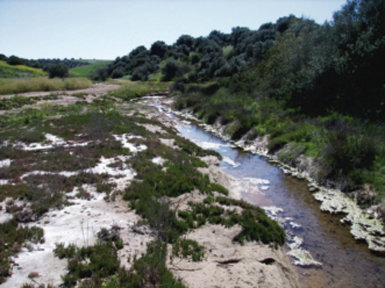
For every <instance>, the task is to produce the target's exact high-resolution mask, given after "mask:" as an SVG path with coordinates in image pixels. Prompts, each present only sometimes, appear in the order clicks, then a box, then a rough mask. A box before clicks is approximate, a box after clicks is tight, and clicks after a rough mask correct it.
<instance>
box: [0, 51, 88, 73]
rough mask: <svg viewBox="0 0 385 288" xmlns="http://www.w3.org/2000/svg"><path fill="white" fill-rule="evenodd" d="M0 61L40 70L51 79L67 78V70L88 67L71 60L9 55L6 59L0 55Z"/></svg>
mask: <svg viewBox="0 0 385 288" xmlns="http://www.w3.org/2000/svg"><path fill="white" fill-rule="evenodd" d="M0 61H5V62H7V64H9V65H25V66H28V67H32V68H40V69H43V70H44V71H47V72H48V73H49V76H50V77H51V78H53V77H61V78H63V77H67V76H68V73H69V69H71V68H75V67H79V66H84V65H88V64H89V63H88V62H87V61H84V60H76V59H74V58H71V59H67V58H64V59H58V58H55V59H44V58H42V59H36V60H34V59H25V58H21V57H17V56H15V55H11V56H9V57H7V56H6V55H4V54H0Z"/></svg>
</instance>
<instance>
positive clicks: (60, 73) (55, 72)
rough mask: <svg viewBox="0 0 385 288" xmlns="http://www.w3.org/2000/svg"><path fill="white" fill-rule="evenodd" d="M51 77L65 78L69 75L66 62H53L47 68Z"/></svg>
mask: <svg viewBox="0 0 385 288" xmlns="http://www.w3.org/2000/svg"><path fill="white" fill-rule="evenodd" d="M47 71H48V73H49V78H54V77H59V78H64V77H67V76H68V67H67V66H66V65H64V64H53V65H50V66H49V67H48V68H47Z"/></svg>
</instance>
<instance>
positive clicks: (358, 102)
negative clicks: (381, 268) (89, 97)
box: [99, 0, 385, 204]
mask: <svg viewBox="0 0 385 288" xmlns="http://www.w3.org/2000/svg"><path fill="white" fill-rule="evenodd" d="M384 10H385V1H384V0H370V1H369V0H348V1H347V3H346V4H345V5H344V6H343V7H342V9H341V10H340V11H338V12H336V13H335V14H334V17H333V20H332V21H331V22H329V23H324V24H322V25H319V24H317V23H315V22H314V21H312V20H309V19H304V18H297V17H294V16H289V17H283V18H280V19H278V21H277V22H276V23H266V24H264V25H262V26H261V27H260V28H259V29H258V30H257V31H252V30H250V29H248V28H242V27H236V28H233V30H232V32H231V33H230V34H225V33H221V32H219V31H213V32H211V33H210V34H209V35H208V36H207V37H198V38H193V37H191V36H188V35H182V36H181V37H180V38H179V39H178V40H177V41H176V42H175V43H174V44H173V45H166V44H165V43H164V42H162V41H157V42H155V43H154V44H153V45H152V46H151V48H150V49H146V48H145V47H144V46H140V47H138V48H136V49H134V50H133V51H132V52H131V53H130V54H128V55H126V56H123V57H118V58H117V59H116V60H115V61H114V62H113V63H111V64H110V65H109V66H107V67H106V68H104V69H102V70H100V71H99V77H100V78H105V77H113V78H119V77H123V76H124V77H130V78H131V80H163V81H170V80H173V81H174V82H175V85H174V93H175V94H178V95H179V97H178V101H177V108H179V109H183V108H192V110H193V112H194V113H196V115H198V117H200V118H201V119H203V120H204V121H206V122H208V123H214V122H215V121H217V120H220V121H221V124H223V125H226V124H229V123H231V125H228V127H227V128H226V132H227V133H228V134H230V135H231V136H232V138H233V139H239V138H240V137H242V136H243V135H245V134H246V133H247V135H248V136H249V137H250V138H255V137H257V136H263V135H269V137H270V141H269V147H268V148H269V151H270V153H278V156H279V158H280V160H282V161H284V162H286V163H289V164H293V165H295V161H296V159H297V158H298V156H299V155H302V154H305V155H307V156H311V157H313V158H316V159H318V161H319V163H318V165H319V166H320V167H319V171H318V173H317V175H313V176H315V177H317V178H318V179H319V180H320V181H321V182H323V183H325V184H327V183H330V182H329V181H330V180H332V183H334V184H333V185H338V186H339V187H340V188H342V189H343V190H346V191H353V190H357V189H359V188H360V187H361V185H363V184H364V183H369V184H371V188H373V189H374V190H376V191H377V192H379V193H378V195H377V196H376V197H374V198H375V199H373V197H372V199H370V201H377V200H378V199H380V198H382V197H383V196H384V195H385V189H384V187H385V151H384V148H383V147H382V145H381V143H383V142H384V140H385V139H384V135H385V133H384V130H385V128H384V126H383V121H384V120H385V98H384V93H385V77H384V75H385V71H384V66H383V63H385V21H384V19H383V15H384V14H385V11H384ZM363 202H367V199H366V200H363ZM364 204H367V203H364Z"/></svg>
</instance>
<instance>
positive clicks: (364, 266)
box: [154, 103, 385, 288]
mask: <svg viewBox="0 0 385 288" xmlns="http://www.w3.org/2000/svg"><path fill="white" fill-rule="evenodd" d="M154 105H155V106H157V107H158V108H159V109H161V110H163V111H164V112H165V113H166V114H167V115H169V116H170V117H172V118H174V119H175V120H177V122H178V123H179V124H178V125H177V129H178V131H179V133H180V135H181V136H183V137H185V138H187V139H189V140H190V141H192V142H194V143H196V144H197V145H199V146H201V147H202V148H207V149H212V150H215V151H217V152H218V153H220V154H221V155H222V157H223V160H222V161H221V163H220V168H221V169H222V171H224V172H225V173H226V174H228V175H231V176H232V177H234V178H235V179H236V180H237V181H238V182H239V183H240V185H239V189H238V190H239V193H240V197H241V198H242V199H243V200H245V201H247V202H250V203H252V204H254V205H257V206H261V207H264V208H265V209H266V211H267V213H268V214H270V215H271V216H272V217H274V218H276V219H277V220H278V221H279V222H280V223H281V224H282V225H283V226H284V228H285V231H286V234H287V235H288V237H287V238H288V239H287V244H286V248H287V250H288V252H289V254H290V251H292V252H293V250H295V249H297V250H298V251H301V252H302V254H304V255H305V256H306V257H303V258H306V259H302V260H308V263H313V264H317V262H319V265H306V267H303V266H298V265H297V266H296V267H297V271H298V273H299V275H300V283H301V284H302V286H303V287H341V288H342V287H344V288H345V287H357V288H358V287H385V258H383V257H379V256H376V255H373V254H372V253H371V252H370V251H369V249H368V248H367V245H366V243H358V242H357V241H355V240H354V238H353V237H352V235H351V234H350V232H349V227H348V226H347V225H346V224H342V223H341V222H340V221H339V220H340V218H339V217H338V216H336V215H331V214H329V213H324V212H322V211H321V210H320V204H319V203H318V202H317V201H316V200H315V198H314V197H313V195H312V194H311V192H310V191H309V189H308V186H307V183H306V182H305V181H302V180H298V179H296V178H294V177H292V176H288V175H285V174H284V173H283V172H282V170H281V169H280V168H278V167H276V166H273V165H272V164H270V163H269V161H268V160H267V159H266V158H265V157H263V156H260V155H257V154H251V153H248V152H244V151H242V150H240V149H238V148H236V147H234V146H233V145H232V144H231V143H230V142H226V141H223V140H222V139H220V138H218V137H216V136H214V135H212V134H210V133H208V132H206V131H204V130H203V129H201V128H199V127H198V125H196V124H193V123H190V122H188V121H182V119H180V118H178V116H176V115H175V114H174V113H172V112H170V111H169V110H167V109H166V108H165V107H162V106H161V105H160V104H159V103H154ZM298 251H297V252H298ZM294 252H295V251H294ZM294 254H295V253H294ZM300 254H301V253H300ZM309 258H310V260H309ZM292 260H293V263H295V262H298V258H297V259H296V258H294V257H293V258H292ZM309 261H310V262H309ZM305 262H306V261H305Z"/></svg>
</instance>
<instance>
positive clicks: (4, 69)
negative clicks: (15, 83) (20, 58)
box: [0, 61, 48, 78]
mask: <svg viewBox="0 0 385 288" xmlns="http://www.w3.org/2000/svg"><path fill="white" fill-rule="evenodd" d="M46 75H48V74H47V73H46V72H45V71H43V69H41V68H33V67H29V66H25V65H9V64H7V62H5V61H0V78H30V77H39V76H46Z"/></svg>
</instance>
